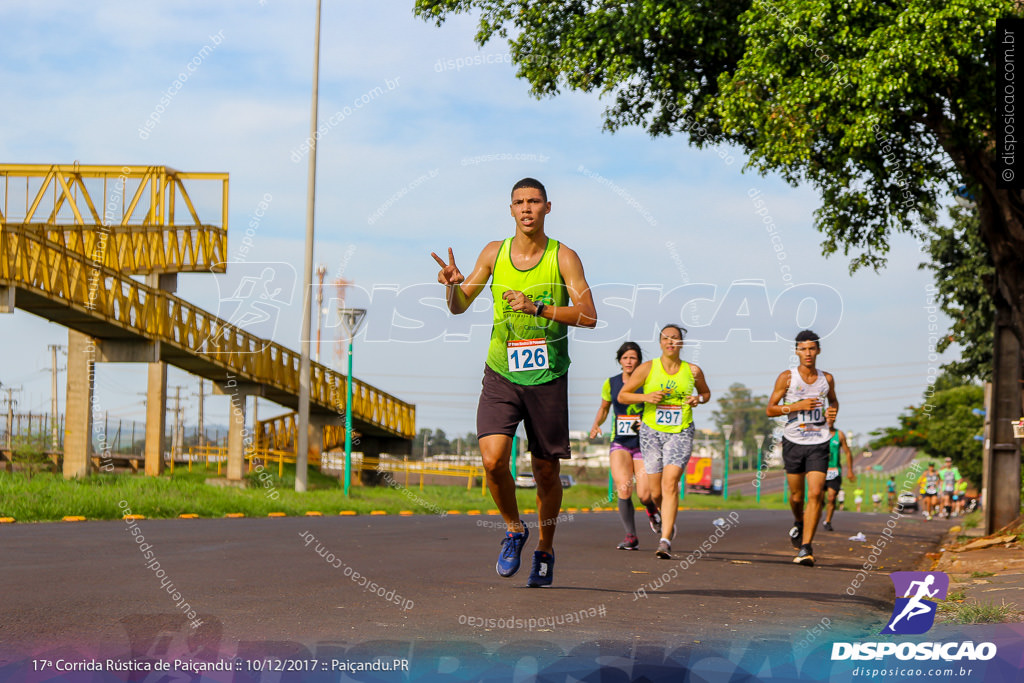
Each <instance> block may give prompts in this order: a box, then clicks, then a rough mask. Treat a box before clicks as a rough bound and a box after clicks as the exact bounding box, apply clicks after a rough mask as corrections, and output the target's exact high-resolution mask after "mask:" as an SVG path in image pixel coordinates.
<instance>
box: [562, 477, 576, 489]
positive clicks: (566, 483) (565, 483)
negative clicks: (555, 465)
mask: <svg viewBox="0 0 1024 683" xmlns="http://www.w3.org/2000/svg"><path fill="white" fill-rule="evenodd" d="M558 478H559V479H561V480H562V488H563V489H567V488H571V487H573V486H575V485H576V480H575V479H573V477H572V475H571V474H560V475H558Z"/></svg>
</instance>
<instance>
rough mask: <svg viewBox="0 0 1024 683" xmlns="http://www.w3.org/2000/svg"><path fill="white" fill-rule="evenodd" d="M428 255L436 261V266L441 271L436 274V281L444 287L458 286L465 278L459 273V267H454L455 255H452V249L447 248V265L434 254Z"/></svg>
mask: <svg viewBox="0 0 1024 683" xmlns="http://www.w3.org/2000/svg"><path fill="white" fill-rule="evenodd" d="M430 255H431V256H433V257H434V260H435V261H437V265H439V266H441V271H440V272H439V273H438V274H437V281H438V282H440V283H441V284H442V285H445V286H446V287H447V286H448V285H460V284H462V282H463V280H465V279H466V278H465V277H464V276H463V275H462V273H461V272H459V267H458V266H456V265H455V254H454V253H452V248H451V247H448V263H445V262H444V260H443V259H442V258H441V257H440V256H438V255H437V254H435V253H434V252H430Z"/></svg>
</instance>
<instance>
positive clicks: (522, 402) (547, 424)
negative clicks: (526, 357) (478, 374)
mask: <svg viewBox="0 0 1024 683" xmlns="http://www.w3.org/2000/svg"><path fill="white" fill-rule="evenodd" d="M482 384H483V388H482V389H481V390H480V403H479V404H478V405H477V409H476V434H477V438H482V437H485V436H490V435H492V434H504V435H505V436H509V437H511V436H513V435H514V434H515V433H516V427H518V426H519V423H520V422H523V423H524V424H525V426H526V439H527V449H528V450H529V451H530V453H531V454H532V455H533V456H534V457H535V458H541V459H543V460H556V459H559V458H560V459H567V458H569V457H570V453H569V378H568V376H567V375H562V376H561V377H559V378H557V379H553V380H551V381H550V382H545V383H544V384H533V385H527V384H514V383H512V382H510V381H508V380H507V379H505V378H504V377H502V376H501V375H499V374H498V373H496V372H495V371H494V370H492V369H491V368H490V367H488V366H484V379H483V382H482Z"/></svg>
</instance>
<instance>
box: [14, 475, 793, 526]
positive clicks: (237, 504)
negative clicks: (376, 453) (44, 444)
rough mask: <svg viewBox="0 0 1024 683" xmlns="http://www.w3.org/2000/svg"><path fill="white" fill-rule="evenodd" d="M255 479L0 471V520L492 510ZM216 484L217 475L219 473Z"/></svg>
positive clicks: (455, 492)
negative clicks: (238, 483) (241, 482)
mask: <svg viewBox="0 0 1024 683" xmlns="http://www.w3.org/2000/svg"><path fill="white" fill-rule="evenodd" d="M260 476H262V477H263V478H262V479H261V478H260V477H259V476H256V475H255V474H250V475H248V476H247V477H246V484H247V487H246V488H238V487H234V486H211V485H209V484H207V483H206V480H207V479H215V480H216V479H218V477H216V474H215V473H207V472H204V471H203V470H201V469H193V471H192V472H188V471H187V470H185V469H183V468H181V467H179V468H177V470H176V471H175V472H174V474H164V475H162V476H159V477H146V476H143V475H133V474H97V475H92V476H89V477H85V478H83V479H76V480H66V479H64V478H63V477H62V476H60V475H59V474H51V473H39V474H35V475H34V476H32V477H31V478H29V477H27V476H25V475H24V474H22V473H7V472H0V517H13V518H14V519H15V520H17V521H18V522H47V521H58V520H61V519H62V518H64V517H65V516H72V515H77V516H82V517H85V518H86V519H89V520H95V519H121V518H122V517H123V516H124V515H125V514H127V513H128V512H130V513H131V514H136V515H143V516H145V517H147V518H150V519H157V518H172V517H177V516H179V515H182V514H194V515H198V516H200V517H223V516H225V515H228V514H238V513H241V514H244V515H245V516H247V517H266V516H267V515H269V514H271V513H284V514H285V515H288V516H302V515H305V514H306V513H307V512H311V511H315V512H320V513H322V514H324V515H337V514H339V513H340V512H342V511H352V512H355V513H357V514H369V513H370V512H372V511H377V510H383V511H385V512H387V513H389V514H398V513H399V512H401V511H404V510H409V511H412V512H414V513H417V514H442V513H446V512H448V511H450V510H458V511H460V512H463V513H466V512H470V511H473V510H478V511H480V512H481V513H486V512H487V511H489V510H493V509H494V507H495V506H494V502H493V501H492V500H491V497H490V495H489V494H487V493H486V492H483V493H482V492H481V489H480V486H479V485H477V486H475V487H473V488H472V489H470V490H467V489H466V488H465V486H464V485H463V486H424V487H423V488H422V489H421V488H420V487H419V486H418V484H417V482H415V481H414V480H413V478H410V482H409V486H408V487H406V486H405V482H404V480H403V478H402V477H401V475H396V477H395V479H393V480H391V481H390V482H387V481H386V482H385V483H384V484H382V485H380V486H361V485H353V486H352V487H351V489H350V493H351V495H350V496H348V497H346V496H345V493H344V489H343V487H342V485H341V484H340V482H339V481H338V480H337V479H334V478H331V477H327V476H325V475H323V474H320V473H319V472H316V471H313V470H311V471H310V473H309V477H308V484H307V491H306V492H305V493H296V492H295V474H294V468H291V469H290V470H287V469H286V470H285V472H284V475H283V476H282V477H278V476H277V475H276V472H275V473H274V474H270V473H269V471H264V472H263V474H262V475H260ZM219 479H220V480H221V481H222V480H223V477H221V478H219ZM516 494H517V499H518V501H519V507H520V510H525V509H528V508H536V506H537V500H536V492H535V491H533V490H530V489H518V490H517V492H516ZM737 498H738V497H735V496H733V497H730V500H728V501H725V500H722V498H721V496H707V495H698V494H693V493H690V494H687V495H686V497H685V498H684V499H683V500H682V501H681V502H680V507H681V508H682V509H684V510H685V509H721V510H733V509H749V508H752V507H755V505H754V499H753V498H752V497H751V496H746V497H739V499H737ZM615 505H616V503H615V501H614V500H609V498H608V489H607V487H605V486H594V485H588V484H578V485H576V486H573V487H571V488H568V489H565V490H564V493H563V500H562V509H563V511H570V510H571V509H577V510H583V509H587V510H590V509H593V508H600V507H615ZM759 507H761V508H778V509H781V508H783V507H785V506H784V505H783V503H782V496H781V495H778V494H776V495H766V496H763V497H762V499H761V505H760V506H759Z"/></svg>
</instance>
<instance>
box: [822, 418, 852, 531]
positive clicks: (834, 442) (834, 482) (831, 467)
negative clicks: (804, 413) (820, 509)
mask: <svg viewBox="0 0 1024 683" xmlns="http://www.w3.org/2000/svg"><path fill="white" fill-rule="evenodd" d="M828 429H829V433H830V434H832V437H831V438H830V439H829V440H828V470H826V471H825V524H824V526H825V530H826V531H833V529H832V515H834V514H835V511H836V498H838V497H839V491H840V489H841V488H842V486H843V464H842V461H841V459H840V457H839V455H840V452H842V453H845V454H846V467H847V470H846V471H847V474H848V476H849V478H850V483H851V484H854V483H856V481H857V473H856V472H854V471H853V453H852V452H851V451H850V445H849V444H848V443H847V442H846V434H844V433H843V432H842V431H840V430H839V429H836V425H835V423H834V422H830V423H829V425H828Z"/></svg>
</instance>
